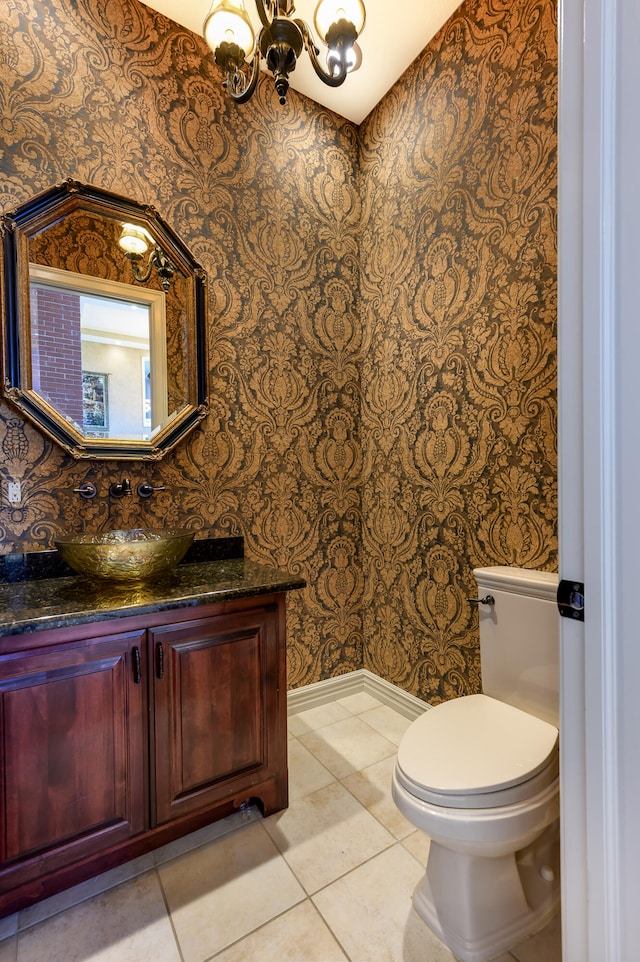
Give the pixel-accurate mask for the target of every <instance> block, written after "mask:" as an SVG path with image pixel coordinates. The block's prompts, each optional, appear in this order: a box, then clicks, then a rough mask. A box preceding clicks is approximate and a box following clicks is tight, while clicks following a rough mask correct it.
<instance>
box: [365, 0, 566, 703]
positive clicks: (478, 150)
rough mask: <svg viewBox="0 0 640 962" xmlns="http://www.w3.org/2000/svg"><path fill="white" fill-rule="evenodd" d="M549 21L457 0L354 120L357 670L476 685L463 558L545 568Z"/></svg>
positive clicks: (551, 534)
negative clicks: (357, 191) (358, 286)
mask: <svg viewBox="0 0 640 962" xmlns="http://www.w3.org/2000/svg"><path fill="white" fill-rule="evenodd" d="M556 92H557V90H556V20H555V9H554V5H553V4H552V3H550V2H547V0H519V2H515V3H514V2H511V0H480V2H479V3H469V4H464V5H463V6H462V7H461V8H460V9H459V11H458V12H457V13H456V14H455V15H454V17H453V18H452V19H451V20H450V21H449V23H448V24H447V25H446V26H445V27H444V29H443V30H442V31H441V32H440V34H439V35H438V36H437V37H436V38H435V40H434V41H433V42H432V43H431V44H430V45H429V47H428V48H427V49H426V50H425V51H424V53H423V55H422V56H421V57H420V58H419V59H418V60H417V62H416V63H414V64H413V66H412V67H411V69H410V70H409V71H408V72H407V73H406V74H405V76H404V77H403V79H402V81H401V82H400V83H399V84H398V85H397V86H396V87H395V88H394V90H393V91H391V92H390V93H389V94H388V96H387V97H386V98H385V100H384V101H383V102H382V104H381V105H380V106H379V107H378V108H377V109H376V110H375V112H374V113H373V115H372V116H370V118H369V119H368V120H367V122H366V123H365V125H364V129H363V131H362V160H361V171H362V188H361V196H362V203H363V211H362V221H361V224H362V248H361V270H362V274H361V277H362V281H361V283H362V292H361V319H362V331H363V363H362V418H361V430H362V441H363V455H362V456H363V465H364V468H363V489H362V490H363V508H362V510H363V529H362V530H363V537H362V558H363V581H364V592H363V608H362V610H363V629H364V637H365V638H366V639H375V643H374V644H367V645H366V646H365V649H364V654H365V660H364V664H365V667H367V668H369V669H370V670H372V671H374V672H376V673H377V674H379V675H382V676H383V677H385V678H389V679H390V680H391V681H394V682H396V683H397V684H399V685H401V686H403V687H404V688H406V689H408V690H409V691H412V692H414V693H417V694H419V695H421V696H422V697H424V698H426V699H427V700H428V701H430V702H434V703H435V702H438V701H440V700H443V699H447V698H451V697H454V696H456V695H460V694H466V693H468V692H469V691H474V690H477V689H478V687H479V685H480V677H479V657H478V655H479V652H478V640H477V614H476V612H475V610H474V609H473V606H471V605H469V603H468V602H467V601H466V598H468V597H477V594H476V586H475V581H474V579H473V575H472V569H473V568H474V567H477V566H482V565H494V564H505V565H517V566H524V567H531V568H544V569H547V570H553V569H554V568H555V566H556V552H557V541H556V536H557V530H556V519H557V500H556V497H557V493H556V469H557V463H556V337H555V334H556V328H555V322H556V196H555V189H556V106H557V103H556Z"/></svg>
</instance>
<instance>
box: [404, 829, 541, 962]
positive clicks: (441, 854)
mask: <svg viewBox="0 0 640 962" xmlns="http://www.w3.org/2000/svg"><path fill="white" fill-rule="evenodd" d="M541 870H542V874H541ZM545 876H548V877H547V878H545ZM559 904H560V871H559V826H558V823H557V822H556V823H555V824H553V825H550V826H549V827H548V829H546V830H545V832H543V834H542V835H541V836H540V838H539V839H536V841H535V842H533V843H532V844H531V845H529V846H527V848H526V849H523V850H522V851H521V852H517V853H515V854H513V855H504V856H500V857H498V858H484V857H478V856H470V855H463V854H461V853H459V852H455V851H452V850H451V849H447V848H444V847H443V846H442V845H439V844H438V843H437V842H434V841H432V842H431V848H430V851H429V861H428V864H427V870H426V873H425V875H424V876H423V878H422V880H421V881H420V882H419V883H418V885H417V886H416V889H415V891H414V894H413V905H414V908H415V910H416V912H417V913H418V914H419V915H420V916H421V918H423V919H424V921H425V922H426V923H427V925H428V926H429V928H430V929H431V930H432V931H433V932H434V934H435V935H437V936H438V938H439V939H441V941H442V942H444V943H445V945H446V946H448V948H449V949H450V950H451V951H452V952H453V954H454V955H455V956H456V957H457V958H458V959H460V960H461V962H488V960H489V959H493V958H495V957H496V956H497V955H500V954H501V953H502V952H506V951H507V950H508V949H510V948H513V946H514V945H517V944H518V943H519V942H521V941H523V940H524V939H526V938H527V937H528V936H529V935H532V934H533V933H534V932H536V931H538V930H539V929H541V928H543V927H544V926H545V925H546V924H547V922H549V921H550V920H551V919H552V918H553V916H554V915H555V914H556V912H557V911H558V907H559Z"/></svg>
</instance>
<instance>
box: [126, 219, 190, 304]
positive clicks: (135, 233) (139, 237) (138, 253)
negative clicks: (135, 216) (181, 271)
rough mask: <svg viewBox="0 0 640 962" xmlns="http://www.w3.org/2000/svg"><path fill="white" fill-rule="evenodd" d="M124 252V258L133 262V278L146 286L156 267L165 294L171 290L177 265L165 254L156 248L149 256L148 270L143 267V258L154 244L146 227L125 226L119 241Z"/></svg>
mask: <svg viewBox="0 0 640 962" xmlns="http://www.w3.org/2000/svg"><path fill="white" fill-rule="evenodd" d="M118 243H119V244H120V247H121V248H122V250H123V251H124V256H125V257H128V258H129V260H130V261H131V270H132V272H133V277H134V279H135V280H136V281H139V283H140V284H144V283H145V281H148V280H149V278H150V277H151V271H152V270H153V268H154V267H155V269H156V270H157V272H158V275H159V277H160V280H161V282H162V287H163V289H164V291H165V293H166V292H167V291H168V290H169V284H170V283H171V278H172V277H173V275H174V274H175V272H176V268H175V264H174V263H173V261H172V260H171V259H170V258H169V257H167V255H166V254H165V252H164V251H163V250H162V249H161V248H160V247H158V246H155V247H154V248H153V250H152V251H151V253H150V254H149V261H148V263H147V266H146V268H144V269H143V267H142V265H141V263H140V262H141V261H142V258H143V257H144V255H145V254H146V253H147V251H148V249H149V245H150V244H153V243H154V240H153V237H152V236H151V234H150V233H149V231H147V230H145V228H144V227H138V226H136V224H123V225H122V234H121V235H120V240H119V241H118Z"/></svg>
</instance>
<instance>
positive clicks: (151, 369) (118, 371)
mask: <svg viewBox="0 0 640 962" xmlns="http://www.w3.org/2000/svg"><path fill="white" fill-rule="evenodd" d="M29 278H30V302H31V384H30V387H31V389H32V390H33V391H35V392H36V393H37V394H39V395H40V397H41V398H43V400H45V401H46V402H47V403H48V404H50V405H51V406H52V407H54V408H56V409H57V410H58V411H60V412H61V413H62V414H63V416H64V417H65V418H66V419H67V420H68V421H70V422H71V423H73V425H74V427H75V428H76V429H77V430H79V431H80V432H81V433H82V434H84V436H85V437H94V438H116V439H121V440H143V441H144V440H149V439H150V438H152V437H153V435H154V434H155V433H156V432H157V431H158V429H159V428H160V427H162V425H163V424H164V422H165V421H166V419H167V406H168V402H167V344H166V322H165V295H164V293H163V292H161V291H154V290H148V289H138V288H133V287H132V285H130V284H121V283H119V282H116V281H108V280H104V279H102V278H98V277H88V276H86V275H83V274H75V273H73V272H71V271H62V270H58V269H57V268H48V267H42V266H40V265H36V264H31V265H30V268H29Z"/></svg>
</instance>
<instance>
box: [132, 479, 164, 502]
mask: <svg viewBox="0 0 640 962" xmlns="http://www.w3.org/2000/svg"><path fill="white" fill-rule="evenodd" d="M164 490H165V487H164V484H156V485H153V484H151V482H150V481H141V482H140V484H139V485H138V487H137V491H138V495H139V497H141V498H150V497H151V495H152V494H153V493H154V492H155V491H164Z"/></svg>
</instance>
